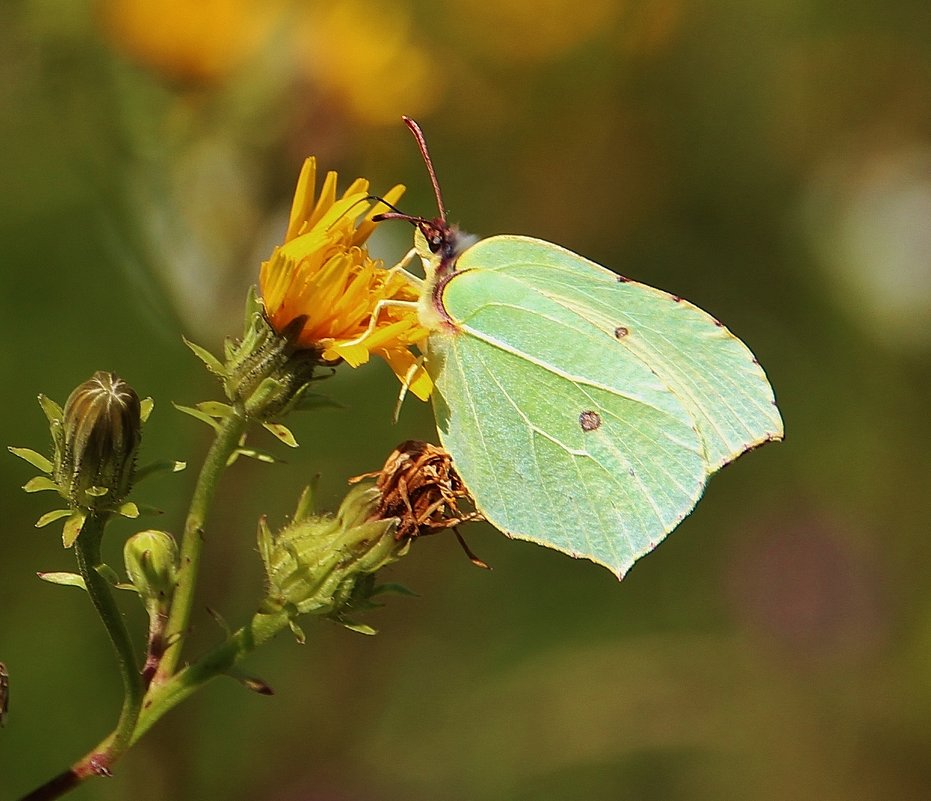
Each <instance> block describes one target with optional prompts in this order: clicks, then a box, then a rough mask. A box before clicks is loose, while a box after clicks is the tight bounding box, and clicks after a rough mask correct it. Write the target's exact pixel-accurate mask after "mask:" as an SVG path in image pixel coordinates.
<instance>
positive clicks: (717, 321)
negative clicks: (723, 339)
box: [711, 317, 724, 328]
mask: <svg viewBox="0 0 931 801" xmlns="http://www.w3.org/2000/svg"><path fill="white" fill-rule="evenodd" d="M711 319H712V320H714V324H715V325H716V326H717V327H718V328H724V323H722V322H721V321H720V320H719V319H718V318H717V317H712V318H711Z"/></svg>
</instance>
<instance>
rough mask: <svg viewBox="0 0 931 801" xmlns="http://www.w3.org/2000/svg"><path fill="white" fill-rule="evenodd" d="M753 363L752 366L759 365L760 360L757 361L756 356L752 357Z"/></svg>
mask: <svg viewBox="0 0 931 801" xmlns="http://www.w3.org/2000/svg"><path fill="white" fill-rule="evenodd" d="M753 363H754V364H756V365H759V363H760V360H759V359H757V357H756V356H754V357H753Z"/></svg>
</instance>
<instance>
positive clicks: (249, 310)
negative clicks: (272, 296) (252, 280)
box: [243, 284, 265, 329]
mask: <svg viewBox="0 0 931 801" xmlns="http://www.w3.org/2000/svg"><path fill="white" fill-rule="evenodd" d="M264 313H265V304H264V303H263V302H262V298H260V297H259V291H258V289H257V288H256V286H255V284H253V285H252V286H250V287H249V291H248V292H246V308H245V312H244V315H243V326H244V328H246V329H248V328H249V327H250V326H251V325H252V320H253V319H254V318H255V316H256V315H257V314H264Z"/></svg>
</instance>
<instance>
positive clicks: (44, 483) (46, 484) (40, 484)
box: [23, 476, 58, 492]
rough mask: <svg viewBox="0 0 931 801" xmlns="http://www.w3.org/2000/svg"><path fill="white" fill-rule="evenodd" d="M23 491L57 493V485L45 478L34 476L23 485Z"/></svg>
mask: <svg viewBox="0 0 931 801" xmlns="http://www.w3.org/2000/svg"><path fill="white" fill-rule="evenodd" d="M23 489H24V490H25V491H26V492H42V491H44V490H55V491H57V490H58V484H56V483H55V482H54V481H52V479H50V478H48V477H46V476H36V477H35V478H30V479H29V481H27V482H26V483H25V484H23Z"/></svg>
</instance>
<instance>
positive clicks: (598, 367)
mask: <svg viewBox="0 0 931 801" xmlns="http://www.w3.org/2000/svg"><path fill="white" fill-rule="evenodd" d="M458 269H459V272H458V273H457V274H456V275H455V276H454V277H453V278H452V279H451V280H450V281H449V283H448V284H447V285H446V286H445V287H444V290H443V294H442V301H443V304H444V307H445V309H446V311H447V313H448V314H449V315H450V316H451V317H452V318H453V320H454V321H455V322H456V323H457V325H458V327H459V331H458V332H456V333H448V332H443V331H437V332H435V333H434V334H433V335H431V337H430V340H429V343H428V354H427V367H428V370H429V371H430V373H431V375H432V376H433V378H434V381H435V382H436V388H437V391H438V393H437V394H436V395H435V396H434V403H435V408H436V412H437V422H438V428H439V431H440V437H441V440H442V442H443V444H444V446H445V447H446V448H447V449H448V450H449V451H450V452H451V453H452V455H453V459H454V463H455V464H456V466H457V469H458V470H459V472H460V474H461V476H462V478H463V480H464V482H465V483H466V486H467V487H469V489H470V490H471V492H472V494H473V495H474V496H475V499H476V503H477V505H478V508H479V510H480V511H481V512H482V513H483V514H484V515H485V516H486V517H487V518H488V519H489V521H490V522H491V523H493V524H494V525H495V526H496V527H498V528H499V529H501V530H502V531H504V532H505V533H506V534H508V535H510V536H513V537H517V538H521V539H528V540H532V541H534V542H538V543H540V544H543V545H547V546H549V547H552V548H556V549H558V550H561V551H564V552H566V553H570V554H572V555H573V556H584V557H586V558H589V559H592V560H593V561H595V562H598V563H600V564H604V565H605V566H607V567H609V568H611V569H612V570H613V571H614V572H616V573H617V574H618V575H619V576H620V575H623V573H624V572H626V570H627V569H628V568H629V567H630V565H631V564H633V562H634V561H635V560H636V559H637V558H639V557H640V556H642V555H643V554H645V553H647V552H648V551H650V550H652V548H653V547H655V545H656V544H657V543H658V542H659V541H660V540H661V539H662V538H663V537H664V536H665V535H666V534H667V533H668V532H669V531H671V530H672V529H673V528H675V526H676V525H677V524H678V523H679V522H680V521H681V520H682V519H683V518H684V517H685V515H687V514H688V512H689V511H690V510H691V509H692V507H693V506H694V504H695V502H696V501H697V500H698V498H699V496H700V495H701V492H702V489H703V487H704V483H705V481H706V478H707V475H708V474H709V473H710V472H712V471H713V469H714V468H715V467H716V466H717V464H716V463H715V462H716V461H718V460H720V459H721V458H723V454H724V453H725V448H729V450H727V451H726V453H727V454H728V457H727V458H733V457H734V456H735V455H736V454H737V453H739V452H740V451H741V450H744V449H746V448H747V447H750V446H751V445H752V444H756V442H757V441H763V440H764V439H771V438H774V437H775V436H778V434H777V433H776V429H775V428H774V427H773V425H770V426H769V428H770V429H771V430H770V431H768V433H765V434H764V433H760V432H758V434H757V435H754V434H751V433H748V434H747V435H746V436H747V437H749V439H747V440H746V444H744V445H743V447H742V448H740V449H739V450H736V452H734V451H735V449H737V448H738V447H739V445H738V443H737V442H736V437H737V436H738V435H735V434H732V429H734V430H737V429H739V427H740V426H741V425H746V424H745V423H740V424H738V423H737V422H736V418H740V417H741V414H742V410H743V409H744V407H745V406H746V407H747V408H751V407H752V408H754V409H755V408H756V407H757V406H760V407H762V406H763V405H767V406H768V407H769V408H770V409H774V408H775V407H773V405H772V403H771V399H772V393H771V390H769V387H768V384H767V383H766V381H765V377H763V378H762V385H763V386H765V388H766V391H768V393H769V394H768V396H766V397H765V398H764V400H765V404H762V402H759V403H758V402H757V401H759V400H760V399H759V398H756V397H755V396H754V397H753V398H752V399H741V398H740V395H741V393H740V392H738V391H736V390H735V389H728V390H725V391H723V392H722V386H724V387H725V388H726V387H731V383H729V382H724V383H723V384H722V382H721V381H720V380H718V381H717V387H716V391H717V393H718V395H723V396H726V400H724V401H712V400H710V399H709V397H705V396H706V395H710V394H711V393H710V390H709V387H708V386H706V385H708V384H709V383H714V376H712V379H710V380H709V381H704V380H700V379H699V378H698V377H697V375H696V374H697V372H698V371H699V365H702V364H704V362H705V361H707V362H710V363H711V365H712V367H713V370H714V371H717V372H724V373H726V372H729V371H730V370H731V369H732V368H733V367H734V365H738V364H739V365H740V366H741V369H743V370H746V369H747V368H746V365H745V364H744V362H746V363H747V364H749V365H750V366H751V367H753V368H755V370H756V371H758V370H759V368H758V366H757V365H755V362H754V360H753V357H752V355H751V354H749V351H747V350H746V348H744V347H743V345H742V344H740V343H739V341H738V340H736V339H735V338H733V337H732V336H731V335H729V334H727V332H726V331H724V329H723V328H721V327H720V326H719V325H718V324H716V322H715V321H714V320H713V318H710V317H709V316H708V315H706V314H704V312H701V311H700V310H698V309H696V308H695V307H693V306H690V305H688V304H684V303H675V301H674V300H673V299H672V297H671V296H669V295H666V294H665V293H662V292H659V291H658V290H653V289H650V288H649V287H646V286H642V285H639V284H632V283H618V281H617V279H616V277H615V276H614V274H613V273H610V272H609V271H607V270H605V269H603V268H601V267H598V266H597V265H594V264H592V263H591V262H587V261H585V260H584V259H582V258H581V257H579V256H576V255H575V254H572V253H569V252H568V251H565V250H562V249H561V248H558V247H556V246H555V245H550V244H548V243H545V242H540V241H538V240H533V239H526V238H521V237H494V238H492V239H488V240H483V241H482V242H479V243H478V244H477V245H475V246H473V247H472V248H469V249H468V250H467V251H465V253H463V254H462V256H461V257H460V259H459V262H458ZM589 284H591V285H589ZM632 290H633V291H632ZM589 292H591V293H593V296H592V297H591V298H588V297H587V293H589ZM640 294H646V295H647V296H648V299H647V300H645V301H643V300H642V299H641V300H640V302H639V303H638V302H637V300H638V296H639V295H640ZM612 297H613V298H616V300H615V301H614V303H613V304H612V301H611V299H612ZM656 299H662V300H663V301H664V302H665V304H666V305H667V306H668V307H669V311H668V312H666V311H661V310H660V309H659V308H654V307H653V306H651V304H654V303H655V300H656ZM622 304H624V305H625V306H629V307H630V308H624V309H623V311H624V316H623V317H619V316H618V314H619V313H620V311H621V310H620V309H615V310H614V311H615V313H614V317H612V318H610V319H609V316H608V313H609V311H610V310H611V307H612V305H613V306H615V307H617V306H621V305H622ZM679 309H684V310H686V313H685V314H684V315H683V314H682V312H680V311H678V310H679ZM664 314H665V315H666V316H667V317H668V318H669V319H668V320H663V319H660V318H662V317H663V315H664ZM618 328H625V329H626V333H624V334H623V336H620V338H619V337H618ZM693 329H696V330H693ZM708 329H713V332H711V331H709V330H708ZM702 335H704V338H705V339H707V340H708V341H710V342H711V343H712V344H711V346H712V347H715V348H720V345H717V344H715V343H718V342H721V343H725V344H724V347H723V350H724V352H725V353H726V354H727V355H728V357H729V361H728V360H725V362H726V363H725V364H724V365H723V366H721V365H719V364H718V360H716V359H715V358H714V357H705V358H704V359H702V358H697V354H696V359H692V362H693V363H692V364H691V365H690V366H687V367H685V368H683V367H682V366H681V365H679V364H678V363H679V361H681V360H683V359H685V360H687V361H688V360H689V359H690V354H691V352H692V351H693V350H697V351H700V350H701V349H702V347H700V346H698V345H696V344H694V343H691V344H690V339H691V338H693V337H695V336H699V338H700V339H701V338H702ZM638 340H640V341H639V342H638ZM731 342H733V343H736V344H737V346H739V349H741V350H740V358H737V356H738V354H737V350H736V349H735V348H734V346H733V345H732V344H730V343H731ZM632 343H637V344H632ZM708 346H709V344H708V342H705V343H704V347H708ZM667 363H668V364H667ZM750 373H751V374H752V375H753V376H756V375H757V373H756V372H754V371H753V370H750ZM738 375H740V374H738ZM759 375H760V376H762V372H761V371H760V372H759ZM737 383H740V380H738V382H737ZM766 391H764V390H763V389H762V388H758V389H757V391H756V394H762V395H764V396H765V395H766ZM751 394H752V393H751ZM732 395H734V396H737V397H736V398H735V397H731V396H732ZM697 397H698V400H696V398H697ZM723 408H727V409H729V411H728V412H726V413H725V412H723V411H722V409H723ZM592 413H594V416H593V415H592ZM769 415H770V417H769V419H770V422H772V419H773V418H772V415H773V413H772V412H770V413H769ZM751 417H753V415H751ZM753 419H754V420H755V417H753ZM725 420H726V421H729V422H728V425H727V426H725V425H724V421H725ZM776 420H778V413H776ZM583 423H584V424H583ZM749 425H751V426H754V427H755V426H757V424H756V423H755V422H751V423H749ZM718 429H723V430H724V431H725V434H721V435H718V434H717V433H715V434H714V435H712V433H709V432H717V431H718ZM778 430H779V431H780V432H781V424H780V427H779V429H778ZM721 443H724V444H721ZM712 449H713V450H712ZM709 452H710V453H712V454H713V456H710V457H709V455H708V454H709ZM712 458H713V459H714V460H715V462H712V461H711V459H712ZM726 460H727V459H725V461H726Z"/></svg>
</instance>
